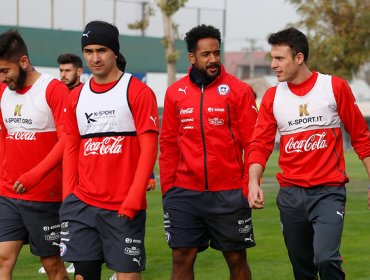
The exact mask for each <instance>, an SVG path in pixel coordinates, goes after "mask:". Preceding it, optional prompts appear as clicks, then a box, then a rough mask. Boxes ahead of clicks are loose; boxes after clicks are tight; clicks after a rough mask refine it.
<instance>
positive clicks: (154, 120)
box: [149, 115, 157, 126]
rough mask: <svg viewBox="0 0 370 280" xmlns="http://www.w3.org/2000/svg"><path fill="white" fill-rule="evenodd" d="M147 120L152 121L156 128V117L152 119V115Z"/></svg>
mask: <svg viewBox="0 0 370 280" xmlns="http://www.w3.org/2000/svg"><path fill="white" fill-rule="evenodd" d="M149 118H150V119H151V120H152V121H153V123H154V125H155V126H157V123H156V119H157V117H153V116H152V115H150V116H149Z"/></svg>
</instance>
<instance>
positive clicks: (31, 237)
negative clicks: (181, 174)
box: [0, 197, 60, 257]
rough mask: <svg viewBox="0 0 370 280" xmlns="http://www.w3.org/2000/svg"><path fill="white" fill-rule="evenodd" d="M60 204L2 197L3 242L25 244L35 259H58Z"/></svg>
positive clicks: (0, 233) (0, 239)
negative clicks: (52, 257)
mask: <svg viewBox="0 0 370 280" xmlns="http://www.w3.org/2000/svg"><path fill="white" fill-rule="evenodd" d="M59 208H60V203H58V202H38V201H27V200H20V199H14V198H8V197H0V242H4V241H19V240H23V241H24V244H30V250H31V253H32V254H34V255H36V256H42V257H47V256H56V255H59V242H60V224H59Z"/></svg>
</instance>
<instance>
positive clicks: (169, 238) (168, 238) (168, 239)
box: [166, 231, 171, 243]
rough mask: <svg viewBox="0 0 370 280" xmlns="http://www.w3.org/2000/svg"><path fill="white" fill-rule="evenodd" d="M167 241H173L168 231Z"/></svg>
mask: <svg viewBox="0 0 370 280" xmlns="http://www.w3.org/2000/svg"><path fill="white" fill-rule="evenodd" d="M166 239H167V243H168V242H170V240H171V234H170V233H169V232H168V231H166Z"/></svg>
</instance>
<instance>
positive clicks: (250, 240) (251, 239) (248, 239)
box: [244, 233, 254, 243]
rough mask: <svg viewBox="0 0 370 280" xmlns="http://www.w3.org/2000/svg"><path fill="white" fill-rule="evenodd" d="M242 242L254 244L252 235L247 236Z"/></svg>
mask: <svg viewBox="0 0 370 280" xmlns="http://www.w3.org/2000/svg"><path fill="white" fill-rule="evenodd" d="M244 241H245V242H251V243H254V241H253V234H252V233H251V234H250V235H249V237H246V238H244Z"/></svg>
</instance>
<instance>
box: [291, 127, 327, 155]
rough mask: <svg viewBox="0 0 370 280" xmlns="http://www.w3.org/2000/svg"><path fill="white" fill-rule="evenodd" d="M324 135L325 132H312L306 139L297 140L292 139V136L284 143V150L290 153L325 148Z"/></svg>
mask: <svg viewBox="0 0 370 280" xmlns="http://www.w3.org/2000/svg"><path fill="white" fill-rule="evenodd" d="M325 136H326V132H323V133H321V134H319V133H316V134H312V135H311V136H310V137H308V138H307V139H303V140H297V141H296V140H295V139H294V137H292V138H290V139H289V140H288V143H287V144H286V145H285V152H286V153H288V154H290V153H302V152H309V151H313V150H319V149H325V148H327V147H328V145H327V143H326V139H325Z"/></svg>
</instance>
